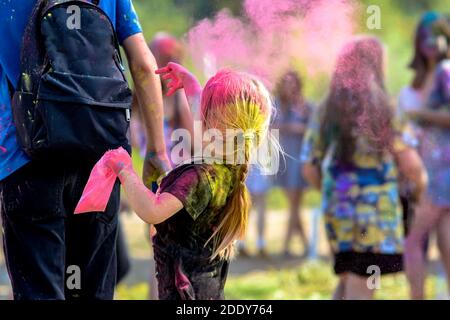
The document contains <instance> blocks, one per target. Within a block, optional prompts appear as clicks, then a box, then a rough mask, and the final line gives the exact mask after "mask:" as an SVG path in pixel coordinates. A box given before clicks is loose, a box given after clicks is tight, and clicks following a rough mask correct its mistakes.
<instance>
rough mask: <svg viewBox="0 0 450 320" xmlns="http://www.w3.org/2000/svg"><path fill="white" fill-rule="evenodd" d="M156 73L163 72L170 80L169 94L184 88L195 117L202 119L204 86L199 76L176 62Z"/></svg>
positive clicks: (164, 77)
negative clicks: (201, 104)
mask: <svg viewBox="0 0 450 320" xmlns="http://www.w3.org/2000/svg"><path fill="white" fill-rule="evenodd" d="M156 74H161V75H162V78H163V79H164V80H170V82H169V83H168V84H167V86H168V88H169V91H168V92H167V95H168V96H171V95H172V94H174V93H175V92H176V91H177V90H178V89H181V88H184V93H185V94H186V98H187V100H188V103H189V106H190V108H191V112H192V115H193V119H194V120H200V101H201V96H202V87H201V85H200V83H199V82H198V80H197V78H195V76H194V75H193V74H192V73H190V72H189V71H188V70H187V69H186V68H184V67H183V66H181V65H179V64H177V63H174V62H169V63H168V64H167V66H165V67H164V68H161V69H158V70H156Z"/></svg>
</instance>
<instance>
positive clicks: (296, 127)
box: [286, 123, 306, 134]
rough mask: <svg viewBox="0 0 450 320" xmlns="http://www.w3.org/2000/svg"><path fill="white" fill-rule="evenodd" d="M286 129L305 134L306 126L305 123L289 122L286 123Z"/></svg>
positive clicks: (290, 131)
mask: <svg viewBox="0 0 450 320" xmlns="http://www.w3.org/2000/svg"><path fill="white" fill-rule="evenodd" d="M286 130H287V131H288V132H289V133H293V134H303V133H304V132H305V130H306V126H305V125H304V124H303V123H288V124H286Z"/></svg>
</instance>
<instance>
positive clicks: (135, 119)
mask: <svg viewBox="0 0 450 320" xmlns="http://www.w3.org/2000/svg"><path fill="white" fill-rule="evenodd" d="M149 47H150V50H152V52H153V54H154V56H155V59H156V63H157V65H158V68H162V67H164V66H166V65H167V64H168V63H169V62H176V63H182V60H183V54H184V49H183V45H182V43H181V42H180V41H179V40H178V39H177V38H175V37H174V36H172V35H170V34H168V33H165V32H158V33H157V34H156V35H155V36H154V38H153V39H152V41H151V42H150V44H149ZM166 82H167V81H164V80H161V85H162V90H163V104H164V139H165V141H166V147H167V154H169V156H170V155H171V150H172V148H173V147H174V145H175V144H176V143H186V141H181V142H173V141H172V139H171V136H172V133H173V131H174V130H177V129H180V128H181V129H186V130H188V131H189V132H190V133H191V137H192V131H193V129H192V123H193V122H192V116H191V112H190V110H189V105H188V103H187V100H186V96H185V95H184V93H183V92H182V91H177V92H176V93H175V94H174V95H171V96H167V94H166V93H167V90H168V89H167V86H166ZM136 103H137V100H136V99H135V98H134V99H133V110H134V109H136V111H137V112H134V113H133V116H132V119H131V141H132V144H133V147H134V148H135V149H137V150H139V151H140V155H141V157H145V156H146V155H145V151H146V150H145V145H146V143H147V142H146V136H145V132H144V131H143V127H142V118H141V114H140V113H139V108H134V106H135V104H136ZM178 156H180V155H178ZM189 156H190V155H182V158H189ZM173 160H174V159H172V157H170V161H171V163H172V165H177V164H178V163H174V161H173ZM156 188H157V186H156V185H153V189H156ZM153 191H156V190H153ZM146 233H147V234H148V238H149V239H151V238H152V237H153V236H154V235H155V233H156V230H155V228H154V227H153V226H152V225H150V227H149V229H147V231H146ZM149 285H150V299H151V300H156V299H158V296H157V293H158V292H157V290H156V288H157V283H156V277H155V272H154V270H151V271H150V277H149Z"/></svg>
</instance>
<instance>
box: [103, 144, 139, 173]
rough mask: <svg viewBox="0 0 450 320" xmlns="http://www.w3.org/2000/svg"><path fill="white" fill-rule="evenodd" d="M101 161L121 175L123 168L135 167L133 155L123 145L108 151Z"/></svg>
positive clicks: (130, 168)
mask: <svg viewBox="0 0 450 320" xmlns="http://www.w3.org/2000/svg"><path fill="white" fill-rule="evenodd" d="M101 161H103V163H104V164H105V166H106V167H108V168H110V169H111V170H112V171H113V172H114V173H115V174H117V175H119V173H120V172H121V171H122V170H132V169H133V164H132V161H131V157H130V155H129V154H128V152H127V151H125V149H123V148H122V147H120V148H118V149H115V150H110V151H107V152H106V153H105V154H104V155H103V157H102V159H101Z"/></svg>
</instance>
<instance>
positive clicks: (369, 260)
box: [334, 252, 403, 276]
mask: <svg viewBox="0 0 450 320" xmlns="http://www.w3.org/2000/svg"><path fill="white" fill-rule="evenodd" d="M370 266H378V267H379V268H380V271H381V274H389V273H396V272H401V271H402V270H403V255H401V254H378V253H359V252H341V253H337V254H335V255H334V272H335V273H336V274H341V273H346V272H351V273H354V274H357V275H359V276H369V275H371V274H372V273H373V271H370V269H369V267H370ZM368 269H369V270H368Z"/></svg>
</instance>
